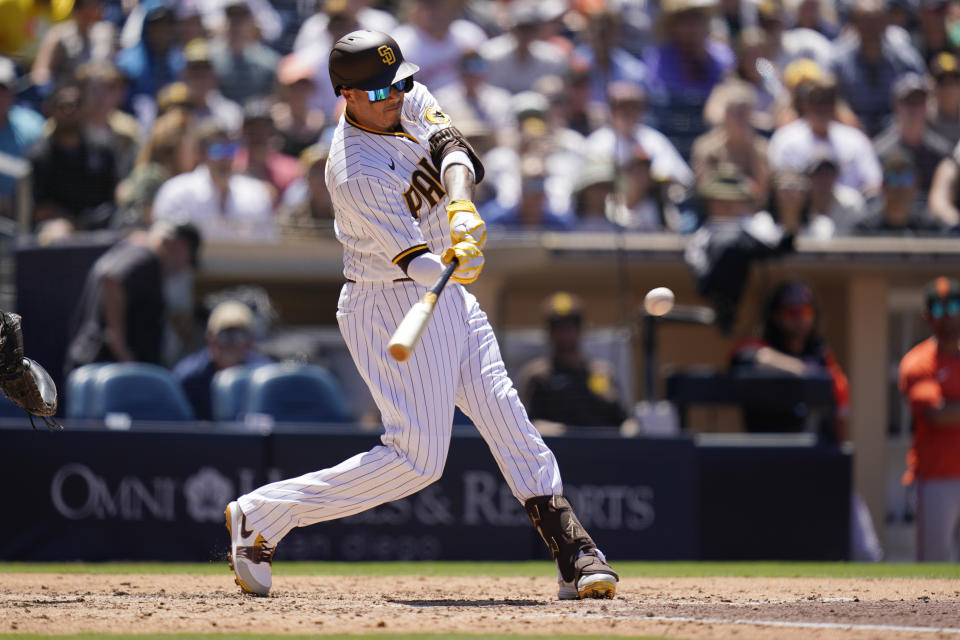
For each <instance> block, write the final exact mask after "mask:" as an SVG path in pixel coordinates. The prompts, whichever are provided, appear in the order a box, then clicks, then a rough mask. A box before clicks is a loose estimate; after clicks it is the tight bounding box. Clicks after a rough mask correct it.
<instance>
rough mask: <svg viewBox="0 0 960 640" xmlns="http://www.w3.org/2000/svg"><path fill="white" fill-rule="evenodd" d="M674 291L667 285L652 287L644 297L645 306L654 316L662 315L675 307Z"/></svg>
mask: <svg viewBox="0 0 960 640" xmlns="http://www.w3.org/2000/svg"><path fill="white" fill-rule="evenodd" d="M673 301H674V297H673V291H670V289H668V288H666V287H657V288H656V289H650V291H648V292H647V295H646V296H645V297H644V298H643V308H644V309H646V310H647V313H649V314H650V315H652V316H662V315H665V314H667V313H669V312H670V309H673Z"/></svg>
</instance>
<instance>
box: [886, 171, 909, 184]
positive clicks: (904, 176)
mask: <svg viewBox="0 0 960 640" xmlns="http://www.w3.org/2000/svg"><path fill="white" fill-rule="evenodd" d="M914 180H915V177H914V175H913V172H912V171H888V172H887V173H886V174H884V176H883V182H884V184H886V185H887V186H888V187H912V186H913V184H914Z"/></svg>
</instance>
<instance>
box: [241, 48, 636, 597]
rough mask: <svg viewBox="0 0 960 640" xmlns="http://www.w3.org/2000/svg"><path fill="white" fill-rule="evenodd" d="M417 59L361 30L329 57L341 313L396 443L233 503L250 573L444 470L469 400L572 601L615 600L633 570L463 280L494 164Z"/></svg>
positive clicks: (472, 273)
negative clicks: (411, 323)
mask: <svg viewBox="0 0 960 640" xmlns="http://www.w3.org/2000/svg"><path fill="white" fill-rule="evenodd" d="M418 70H419V67H417V65H415V64H412V63H411V62H408V61H405V60H404V59H403V54H402V53H401V51H400V47H398V46H397V43H396V41H395V40H394V39H393V38H391V37H390V36H388V35H387V34H385V33H378V32H374V31H354V32H352V33H349V34H347V35H346V36H344V37H343V38H341V39H340V40H339V41H337V43H336V45H334V47H333V51H332V52H331V53H330V79H331V81H332V83H333V86H334V90H335V92H336V94H337V95H342V96H343V97H344V99H345V100H346V110H345V112H344V114H343V116H342V117H341V118H340V122H339V124H338V125H337V128H336V131H335V133H334V134H333V140H332V142H331V146H330V155H329V159H328V161H327V167H326V180H327V187H328V189H329V191H330V195H331V198H332V200H333V205H334V209H335V212H336V234H337V238H338V239H339V240H340V242H341V243H342V244H343V262H344V276H345V277H346V280H347V282H346V284H345V285H344V286H343V289H342V291H341V293H340V300H339V303H338V309H337V322H338V323H339V325H340V331H341V333H342V334H343V338H344V340H345V341H346V344H347V347H348V348H349V350H350V354H351V356H352V357H353V361H354V363H356V366H357V369H358V370H359V371H360V374H361V376H362V377H363V379H364V380H365V381H366V383H367V386H368V387H369V388H370V391H371V393H372V394H373V397H374V400H375V401H376V403H377V406H378V408H379V409H380V413H381V416H382V419H383V424H384V428H385V432H384V434H383V436H381V442H382V443H383V444H382V445H380V446H377V447H374V448H373V449H371V450H370V451H367V452H364V453H360V454H358V455H356V456H354V457H352V458H350V459H348V460H345V461H343V462H341V463H340V464H338V465H336V466H334V467H331V468H329V469H323V470H321V471H315V472H312V473H308V474H305V475H302V476H300V477H298V478H292V479H289V480H281V481H279V482H274V483H272V484H268V485H265V486H263V487H260V488H259V489H257V490H255V491H253V492H251V493H248V494H246V495H243V496H240V497H239V498H238V499H237V500H235V501H233V502H231V503H230V504H229V505H228V506H227V509H226V511H225V515H226V520H227V529H228V531H229V532H230V544H231V553H230V557H231V563H230V564H231V567H232V569H233V571H234V573H235V574H236V582H237V584H239V585H240V588H241V589H242V590H243V591H245V592H247V593H253V594H258V595H266V594H267V593H268V592H269V591H270V585H271V562H272V558H273V553H274V550H275V549H276V546H277V544H278V543H279V542H280V541H281V540H282V539H283V537H284V536H285V535H286V534H287V533H288V532H289V531H290V530H291V529H293V528H294V527H303V526H307V525H311V524H315V523H317V522H324V521H327V520H333V519H336V518H343V517H345V516H349V515H353V514H355V513H360V512H361V511H365V510H367V509H370V508H372V507H375V506H377V505H379V504H383V503H385V502H389V501H391V500H397V499H400V498H403V497H405V496H409V495H410V494H412V493H415V492H417V491H419V490H420V489H423V488H424V487H426V486H427V485H429V484H431V483H432V482H435V481H436V480H438V479H439V478H440V475H441V474H442V472H443V466H444V463H445V461H446V458H447V449H448V448H449V446H450V434H451V429H452V423H453V413H454V407H460V408H461V409H462V410H463V412H464V413H465V414H466V415H467V416H469V417H470V418H471V419H472V420H473V422H474V424H475V425H477V428H478V429H479V430H480V433H481V435H482V436H483V438H484V440H486V442H487V445H488V446H489V447H490V451H491V452H492V453H493V456H494V458H495V459H496V461H497V465H498V466H499V467H500V471H501V472H502V473H503V476H504V478H505V479H506V481H507V484H508V485H509V486H510V490H511V491H512V492H513V495H514V496H516V498H517V500H519V501H520V502H521V503H522V504H523V507H524V509H525V510H526V512H527V514H528V515H529V516H530V519H531V520H532V521H533V524H534V526H535V527H536V528H537V530H538V531H539V532H540V535H541V536H542V537H543V539H544V541H545V542H546V544H547V547H548V548H549V549H550V551H551V553H552V555H553V558H554V560H555V561H556V563H557V567H558V569H559V574H560V577H559V584H560V586H559V597H560V598H561V599H577V598H610V597H613V596H614V594H615V593H616V585H617V581H618V579H619V577H618V576H617V574H616V573H615V572H614V571H613V569H612V568H611V567H610V566H609V565H608V564H607V562H606V559H605V558H604V556H603V554H602V553H601V552H600V551H599V550H598V549H597V546H596V545H595V544H594V542H593V540H592V539H591V538H590V536H589V535H588V534H587V532H586V531H585V530H584V529H583V527H582V526H581V524H580V522H579V521H578V520H577V517H576V515H575V514H574V512H573V509H572V508H571V507H570V503H569V502H567V500H566V499H565V498H564V497H563V485H562V483H561V481H560V472H559V469H558V468H557V461H556V459H555V458H554V456H553V453H552V452H551V451H550V449H549V448H547V446H546V444H544V442H543V439H542V438H541V437H540V434H539V433H538V432H537V431H536V429H535V428H534V427H533V425H532V424H530V421H529V420H528V419H527V414H526V411H525V410H524V408H523V405H522V404H521V403H520V401H519V399H518V397H517V392H516V390H515V389H514V387H513V383H512V382H511V381H510V378H509V377H508V376H507V372H506V369H505V367H504V365H503V360H502V358H501V356H500V349H499V346H498V345H497V340H496V337H495V336H494V333H493V329H492V328H491V326H490V323H489V322H488V321H487V316H486V314H485V313H484V312H483V310H482V309H480V306H479V305H478V304H477V300H476V298H475V297H474V296H473V295H471V294H470V293H469V292H468V291H467V289H466V288H465V287H464V286H463V285H465V284H468V283H470V282H473V281H474V280H476V278H477V276H479V275H480V271H481V270H482V269H483V262H484V258H483V246H484V243H485V242H486V228H485V225H484V223H483V220H481V219H480V217H479V216H478V215H477V212H476V208H475V207H474V206H473V203H472V202H471V198H472V196H473V189H474V185H475V184H476V183H478V182H480V180H481V179H482V178H483V165H482V164H481V163H480V160H479V158H477V156H476V154H475V153H474V151H473V149H472V148H471V147H470V145H469V144H468V143H467V141H466V140H465V139H464V137H463V135H462V134H461V133H460V132H459V131H458V130H457V129H456V128H455V127H453V126H451V124H450V118H449V117H448V116H447V115H446V114H445V113H444V112H443V111H442V110H441V109H440V107H439V105H438V104H437V102H436V100H435V99H434V97H433V96H432V95H431V94H430V92H429V91H428V90H427V88H426V87H425V86H423V85H422V84H419V83H417V82H415V81H414V74H415V73H416V72H417V71H418ZM454 258H456V261H457V265H456V268H455V270H454V271H453V274H452V278H451V279H452V280H453V282H451V283H450V284H449V285H448V286H447V291H445V292H444V294H443V295H442V296H440V297H439V299H438V300H437V303H436V310H435V312H434V314H433V319H432V320H431V321H430V322H429V323H428V324H427V325H426V326H425V328H424V330H423V334H422V336H421V338H420V344H419V346H418V347H417V348H416V349H414V350H413V351H412V352H411V353H410V355H409V358H408V359H406V360H405V361H403V362H398V361H396V360H394V359H393V358H391V357H390V355H389V353H388V349H387V344H388V342H389V340H390V336H391V334H392V333H393V332H394V330H395V329H396V328H397V325H398V324H399V323H400V321H401V320H402V319H403V317H404V314H406V312H407V310H408V309H410V307H411V306H412V305H414V304H415V303H416V302H417V301H418V300H419V299H420V298H421V296H423V294H424V293H425V292H426V287H428V286H430V285H431V284H433V283H434V282H435V281H436V280H437V278H438V276H440V275H441V273H443V271H444V268H445V265H447V264H450V263H451V262H453V260H454Z"/></svg>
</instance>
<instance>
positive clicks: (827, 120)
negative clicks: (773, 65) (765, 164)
mask: <svg viewBox="0 0 960 640" xmlns="http://www.w3.org/2000/svg"><path fill="white" fill-rule="evenodd" d="M797 94H798V97H799V100H798V103H799V106H800V112H801V114H802V115H801V117H800V118H798V119H796V120H794V121H793V122H790V123H789V124H786V125H784V126H782V127H780V128H779V129H777V130H776V131H775V132H774V134H773V137H772V138H771V139H770V146H769V156H770V168H771V169H772V170H773V171H778V170H786V169H788V170H792V171H797V172H803V171H806V168H807V166H808V165H809V164H810V159H811V158H812V156H813V153H814V150H815V149H816V148H819V147H824V146H825V147H828V148H830V149H831V151H832V152H833V153H834V155H835V156H836V158H837V166H838V168H839V175H838V176H837V181H838V182H839V183H840V184H843V185H846V186H849V187H853V188H854V189H856V190H857V191H859V192H860V193H861V194H863V196H864V197H865V198H868V199H869V198H870V197H873V196H875V195H876V194H878V193H879V191H880V185H881V182H882V172H881V170H880V163H879V161H878V160H877V156H876V153H875V152H874V150H873V145H872V144H871V143H870V139H869V138H867V137H866V136H865V135H864V134H863V133H862V132H861V131H860V130H859V129H856V128H855V127H851V126H849V125H846V124H842V123H840V122H837V121H836V120H835V119H834V117H835V115H836V109H837V94H836V84H835V82H834V80H833V78H832V76H830V75H829V74H826V73H823V74H821V75H818V76H815V77H813V78H811V79H809V80H805V81H802V82H800V83H799V84H798V85H797Z"/></svg>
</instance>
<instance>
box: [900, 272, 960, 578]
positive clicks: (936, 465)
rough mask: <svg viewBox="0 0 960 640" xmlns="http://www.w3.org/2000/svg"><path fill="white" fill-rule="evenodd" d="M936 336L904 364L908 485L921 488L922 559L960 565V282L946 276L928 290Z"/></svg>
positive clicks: (919, 543) (902, 386)
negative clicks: (909, 419)
mask: <svg viewBox="0 0 960 640" xmlns="http://www.w3.org/2000/svg"><path fill="white" fill-rule="evenodd" d="M924 294H925V298H926V305H925V308H924V311H923V318H924V320H926V321H927V324H929V325H930V328H931V330H932V331H933V336H931V337H930V338H927V339H926V340H924V341H923V342H921V343H920V344H918V345H916V346H915V347H913V348H912V349H911V350H910V351H908V352H907V354H906V355H905V356H903V359H902V360H901V361H900V391H901V393H903V395H904V397H905V398H906V399H907V401H908V402H909V403H910V412H911V414H912V416H913V446H912V447H911V449H910V452H909V454H908V455H907V467H908V468H907V473H906V474H905V475H904V483H905V484H910V483H912V482H916V485H917V559H918V560H919V561H921V562H951V561H953V562H956V561H960V282H957V281H956V280H954V279H953V278H946V277H940V278H937V279H935V280H933V281H932V282H930V283H929V284H927V285H926V287H925V289H924Z"/></svg>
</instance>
